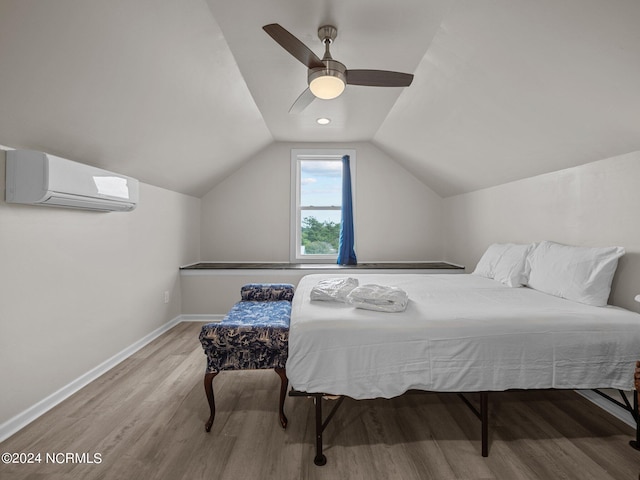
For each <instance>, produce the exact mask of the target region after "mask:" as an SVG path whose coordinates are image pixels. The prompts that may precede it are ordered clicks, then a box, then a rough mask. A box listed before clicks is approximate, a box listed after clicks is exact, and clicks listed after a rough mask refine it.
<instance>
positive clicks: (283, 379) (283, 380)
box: [275, 367, 289, 428]
mask: <svg viewBox="0 0 640 480" xmlns="http://www.w3.org/2000/svg"><path fill="white" fill-rule="evenodd" d="M275 370H276V373H277V374H278V376H279V377H280V403H279V405H278V413H280V425H282V428H287V423H289V420H287V417H286V416H285V414H284V399H285V398H286V397H287V387H288V386H289V379H288V378H287V371H286V369H284V368H279V367H278V368H276V369H275Z"/></svg>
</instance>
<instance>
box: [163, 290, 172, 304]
mask: <svg viewBox="0 0 640 480" xmlns="http://www.w3.org/2000/svg"><path fill="white" fill-rule="evenodd" d="M170 299H171V295H170V294H169V290H166V291H165V292H164V303H169V300H170Z"/></svg>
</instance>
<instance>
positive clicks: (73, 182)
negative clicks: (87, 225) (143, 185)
mask: <svg viewBox="0 0 640 480" xmlns="http://www.w3.org/2000/svg"><path fill="white" fill-rule="evenodd" d="M6 173H7V176H6V200H7V203H25V204H28V205H43V206H50V207H66V208H81V209H85V210H98V211H102V212H128V211H130V210H133V209H134V208H136V205H137V204H138V180H136V179H135V178H131V177H126V176H124V175H118V174H117V173H112V172H108V171H106V170H102V169H100V168H96V167H91V166H89V165H85V164H82V163H77V162H72V161H71V160H65V159H64V158H60V157H56V156H54V155H49V154H47V153H43V152H36V151H32V150H9V151H7V171H6Z"/></svg>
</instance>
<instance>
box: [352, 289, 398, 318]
mask: <svg viewBox="0 0 640 480" xmlns="http://www.w3.org/2000/svg"><path fill="white" fill-rule="evenodd" d="M347 302H348V303H350V304H352V305H353V306H354V307H356V308H364V309H367V310H377V311H380V312H403V311H404V310H405V309H406V308H407V304H408V303H409V295H408V294H407V292H405V291H404V290H402V289H401V288H398V287H388V286H384V285H375V284H368V285H361V286H359V287H356V288H354V289H353V290H351V292H350V293H349V295H347Z"/></svg>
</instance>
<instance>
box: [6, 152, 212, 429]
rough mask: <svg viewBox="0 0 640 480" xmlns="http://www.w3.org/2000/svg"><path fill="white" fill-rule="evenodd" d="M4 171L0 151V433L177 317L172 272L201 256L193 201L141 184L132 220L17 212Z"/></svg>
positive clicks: (120, 215) (38, 209)
mask: <svg viewBox="0 0 640 480" xmlns="http://www.w3.org/2000/svg"><path fill="white" fill-rule="evenodd" d="M4 172H5V155H4V152H2V151H0V365H2V368H1V369H0V385H2V388H1V389H0V391H1V394H0V425H1V424H2V423H4V422H5V421H7V420H9V419H10V418H12V417H14V416H15V415H17V414H18V413H20V412H22V411H24V410H25V409H27V408H29V407H31V406H32V405H34V404H35V403H37V402H38V401H40V400H42V399H43V398H45V397H47V396H48V395H50V394H52V393H53V392H55V391H57V390H58V389H60V388H61V387H63V386H65V385H66V384H68V383H69V382H71V381H72V380H75V379H76V378H78V377H80V376H81V375H82V374H84V373H86V372H88V371H89V370H91V369H92V368H94V367H96V366H97V365H99V364H100V363H102V362H103V361H105V360H106V359H108V358H110V357H111V356H113V355H115V354H116V353H118V352H120V351H121V350H123V349H124V348H126V347H128V346H130V345H132V344H133V343H135V342H136V341H138V340H140V339H141V338H143V337H144V336H145V335H147V334H148V333H150V332H152V331H153V330H155V329H157V328H158V327H160V326H162V325H164V324H165V323H167V322H168V321H170V320H171V319H173V318H174V317H176V316H178V315H179V314H180V312H181V298H180V287H179V279H180V277H179V273H178V267H179V266H180V265H183V264H185V263H190V262H194V261H197V260H198V259H199V254H200V252H199V249H200V246H199V242H200V200H199V199H197V198H193V197H189V196H186V195H182V194H178V193H174V192H171V191H168V190H164V189H161V188H157V187H152V186H149V185H146V184H141V192H140V204H139V206H138V208H137V209H136V210H134V211H133V212H130V213H95V212H83V211H78V210H68V209H55V208H46V207H34V206H26V205H14V204H7V203H5V202H4V198H5V196H4V186H5V180H4ZM165 291H169V292H170V302H169V303H168V304H165V303H164V292H165Z"/></svg>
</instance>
